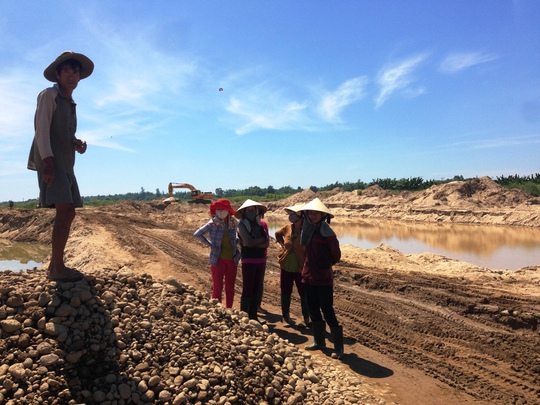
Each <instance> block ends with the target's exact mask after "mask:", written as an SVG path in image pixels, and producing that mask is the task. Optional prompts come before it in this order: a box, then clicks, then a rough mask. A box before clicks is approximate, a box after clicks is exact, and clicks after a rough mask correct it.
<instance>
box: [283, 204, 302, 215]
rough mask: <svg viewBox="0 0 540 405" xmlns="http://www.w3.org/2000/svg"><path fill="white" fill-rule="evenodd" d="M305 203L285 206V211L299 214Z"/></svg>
mask: <svg viewBox="0 0 540 405" xmlns="http://www.w3.org/2000/svg"><path fill="white" fill-rule="evenodd" d="M304 205H305V204H304V203H300V204H295V205H291V206H290V207H285V208H283V209H284V210H285V211H287V214H298V212H300V211H302V207H303V206H304Z"/></svg>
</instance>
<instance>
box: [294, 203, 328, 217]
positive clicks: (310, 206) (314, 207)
mask: <svg viewBox="0 0 540 405" xmlns="http://www.w3.org/2000/svg"><path fill="white" fill-rule="evenodd" d="M300 211H319V212H322V213H323V214H327V215H328V216H329V217H330V218H334V215H332V213H331V212H330V210H329V209H328V208H326V205H324V204H323V202H322V201H321V200H319V199H318V198H315V199H314V200H311V201H310V202H308V203H307V204H306V205H304V206H303V207H301V209H300Z"/></svg>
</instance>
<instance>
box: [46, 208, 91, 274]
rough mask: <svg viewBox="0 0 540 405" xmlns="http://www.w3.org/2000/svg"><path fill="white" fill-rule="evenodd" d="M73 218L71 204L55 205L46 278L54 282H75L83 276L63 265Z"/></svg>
mask: <svg viewBox="0 0 540 405" xmlns="http://www.w3.org/2000/svg"><path fill="white" fill-rule="evenodd" d="M74 218H75V207H73V204H56V217H55V219H54V226H53V232H52V256H51V263H50V264H49V272H48V274H47V277H48V278H49V279H51V280H56V281H76V280H80V279H81V278H82V277H83V275H82V273H80V272H78V271H77V270H73V269H70V268H69V267H66V265H65V264H64V250H65V248H66V244H67V241H68V238H69V232H70V229H71V224H72V223H73V219H74Z"/></svg>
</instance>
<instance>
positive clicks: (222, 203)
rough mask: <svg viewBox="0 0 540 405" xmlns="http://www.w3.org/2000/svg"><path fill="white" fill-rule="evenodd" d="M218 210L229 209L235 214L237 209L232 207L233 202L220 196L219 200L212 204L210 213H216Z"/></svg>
mask: <svg viewBox="0 0 540 405" xmlns="http://www.w3.org/2000/svg"><path fill="white" fill-rule="evenodd" d="M216 210H227V211H229V212H230V213H231V215H234V214H235V213H236V211H235V210H234V209H233V207H231V202H230V201H229V200H227V199H225V198H220V199H219V200H216V201H214V202H213V203H212V204H210V215H212V216H214V215H216Z"/></svg>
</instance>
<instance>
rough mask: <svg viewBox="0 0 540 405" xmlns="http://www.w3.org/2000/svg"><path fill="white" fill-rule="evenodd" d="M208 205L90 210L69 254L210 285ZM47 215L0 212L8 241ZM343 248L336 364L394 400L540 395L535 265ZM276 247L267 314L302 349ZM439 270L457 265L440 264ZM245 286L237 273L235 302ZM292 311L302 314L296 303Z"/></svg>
mask: <svg viewBox="0 0 540 405" xmlns="http://www.w3.org/2000/svg"><path fill="white" fill-rule="evenodd" d="M207 210H208V207H206V206H198V205H194V206H191V205H189V204H176V205H172V206H163V205H160V204H157V203H155V204H146V203H121V204H117V205H113V206H109V207H103V208H83V209H81V210H78V216H77V218H76V221H75V223H74V227H73V232H72V237H71V239H70V241H69V243H68V248H67V260H68V262H69V264H71V265H74V266H77V267H78V268H79V269H81V270H83V271H86V272H92V271H93V270H94V269H99V268H109V269H119V268H129V269H131V270H133V271H136V272H145V273H150V274H152V275H153V276H154V277H157V278H160V279H162V278H165V277H167V276H169V275H172V276H174V277H176V278H177V279H179V280H180V281H182V282H186V283H189V284H191V285H193V286H195V287H196V288H198V289H199V290H201V291H204V292H210V290H211V282H210V274H209V271H208V259H207V257H208V250H207V248H206V247H204V246H203V245H202V244H200V243H199V242H198V241H196V240H195V239H194V238H193V237H192V234H193V231H194V230H195V229H196V228H197V227H198V226H200V225H202V224H203V223H204V222H205V221H206V219H207V218H208V214H207ZM51 221H52V212H50V211H47V210H34V211H16V210H11V211H9V210H3V211H0V238H3V239H10V240H17V241H40V242H45V243H46V242H48V238H49V237H50V236H49V235H50V228H49V227H50V224H51ZM342 250H343V259H342V261H341V262H340V263H339V264H338V265H337V266H336V269H335V270H336V287H335V307H336V310H337V314H338V318H339V320H340V321H341V322H342V324H343V326H344V333H345V337H346V339H345V343H346V353H347V355H346V357H345V359H344V360H343V362H342V363H338V362H336V366H337V367H340V368H342V369H343V371H344V372H352V373H355V374H356V375H358V376H360V377H361V378H362V379H363V380H364V381H365V386H366V389H367V390H373V393H375V394H376V395H377V396H378V397H380V398H383V399H384V400H385V401H387V403H397V404H405V405H408V404H473V403H474V404H538V403H540V401H539V399H538V398H539V397H540V349H539V348H540V333H539V329H538V321H539V319H540V283H539V281H538V280H539V269H538V268H529V269H521V270H520V271H518V272H514V273H511V274H510V273H501V272H495V271H490V270H489V269H481V268H471V266H470V265H465V264H463V263H460V262H454V261H451V260H450V259H446V258H444V257H440V256H434V255H432V256H430V255H423V256H420V257H419V256H418V255H416V256H415V255H403V254H401V253H400V252H397V251H395V250H394V249H393V248H391V247H387V246H381V247H379V248H376V249H369V250H363V249H359V248H353V247H351V246H343V247H342ZM277 253H278V246H277V244H276V243H273V244H272V246H271V247H270V249H269V261H268V267H267V274H266V279H265V296H264V301H263V302H264V304H263V305H264V307H265V309H266V310H267V311H268V313H267V314H265V315H263V316H264V318H265V319H266V321H267V322H268V325H269V327H270V329H271V330H272V331H275V332H276V333H278V334H279V335H280V336H282V337H284V338H287V339H289V340H290V341H291V342H293V343H295V344H297V345H300V346H303V345H305V343H306V342H308V341H310V340H311V334H310V332H309V331H308V330H305V329H301V328H295V327H286V326H285V325H284V324H283V323H281V322H280V316H279V314H280V308H279V302H280V298H279V268H278V266H277V260H276V259H275V258H276V256H277ZM443 268H445V269H450V271H446V272H445V271H437V269H443ZM456 269H457V270H456ZM240 287H241V271H239V278H238V279H237V293H238V295H237V297H236V299H235V301H236V302H235V307H238V301H239V292H240ZM292 312H293V314H294V315H295V317H296V319H301V317H300V308H299V302H298V300H295V301H294V302H293V303H292ZM329 346H330V347H331V344H330V345H329ZM329 355H330V351H328V352H327V353H321V356H329Z"/></svg>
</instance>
